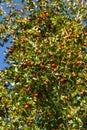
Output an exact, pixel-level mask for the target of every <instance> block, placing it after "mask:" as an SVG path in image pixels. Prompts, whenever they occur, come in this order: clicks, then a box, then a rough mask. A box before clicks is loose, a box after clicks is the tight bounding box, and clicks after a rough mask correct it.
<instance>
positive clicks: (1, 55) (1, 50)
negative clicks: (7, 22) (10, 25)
mask: <svg viewBox="0 0 87 130" xmlns="http://www.w3.org/2000/svg"><path fill="white" fill-rule="evenodd" d="M2 3H3V9H4V10H5V11H6V14H8V13H9V10H8V9H7V5H6V3H4V2H2ZM13 3H18V5H19V6H20V0H14V1H13ZM19 6H17V8H20V7H19ZM0 8H2V5H1V3H0ZM0 20H2V17H1V16H0ZM0 42H1V41H0ZM7 47H10V39H9V41H8V42H7V43H6V44H5V45H4V46H3V47H2V46H0V70H3V69H5V67H9V65H8V64H6V63H5V61H4V59H5V51H6V48H7Z"/></svg>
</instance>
